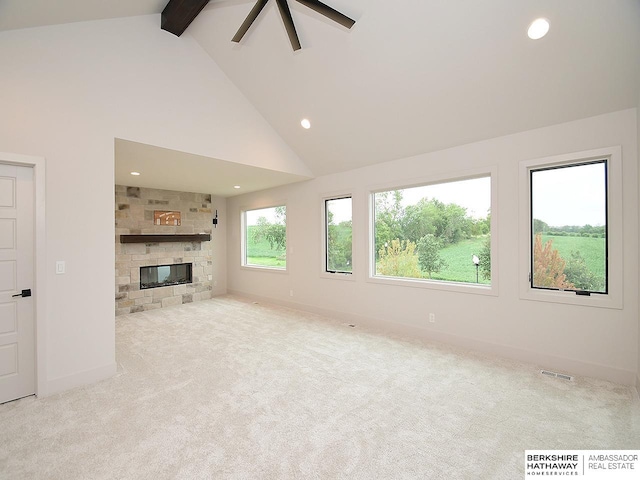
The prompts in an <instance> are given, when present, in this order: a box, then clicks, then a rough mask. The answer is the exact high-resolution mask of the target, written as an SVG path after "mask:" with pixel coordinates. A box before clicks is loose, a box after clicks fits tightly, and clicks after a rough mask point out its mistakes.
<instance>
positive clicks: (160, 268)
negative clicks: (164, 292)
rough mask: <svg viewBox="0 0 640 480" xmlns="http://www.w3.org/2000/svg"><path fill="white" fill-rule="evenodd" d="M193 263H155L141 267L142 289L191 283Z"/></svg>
mask: <svg viewBox="0 0 640 480" xmlns="http://www.w3.org/2000/svg"><path fill="white" fill-rule="evenodd" d="M192 281H193V280H192V276H191V264H190V263H177V264H174V265H153V266H149V267H140V289H141V290H144V289H145V288H156V287H166V286H169V285H181V284H183V283H191V282H192Z"/></svg>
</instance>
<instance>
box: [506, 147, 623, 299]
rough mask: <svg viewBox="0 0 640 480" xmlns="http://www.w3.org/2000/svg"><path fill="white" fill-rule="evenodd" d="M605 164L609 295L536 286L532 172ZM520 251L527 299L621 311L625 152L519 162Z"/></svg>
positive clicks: (522, 290) (521, 287)
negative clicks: (602, 162)
mask: <svg viewBox="0 0 640 480" xmlns="http://www.w3.org/2000/svg"><path fill="white" fill-rule="evenodd" d="M602 160H604V161H606V162H607V167H606V181H607V186H606V191H607V199H606V209H607V211H606V218H607V238H606V248H607V252H606V253H605V255H606V258H607V292H606V293H601V292H591V294H590V295H584V294H579V293H576V290H558V289H547V288H542V287H533V280H532V279H531V277H532V275H533V273H532V270H533V268H532V265H533V263H532V262H533V218H532V191H531V172H533V171H536V170H546V169H550V168H558V167H569V166H574V165H575V166H577V165H585V164H589V163H596V162H598V161H602ZM519 213H520V228H519V230H520V235H519V237H520V242H519V243H520V251H519V257H520V258H519V265H520V267H519V271H518V275H519V282H518V283H519V293H520V298H521V299H524V300H532V301H541V302H552V303H563V304H567V305H582V306H592V307H602V308H615V309H622V305H623V301H622V297H623V262H622V246H623V245H622V243H623V237H622V235H623V231H622V150H621V148H620V147H607V148H601V149H596V150H588V151H583V152H575V153H570V154H564V155H554V156H551V157H543V158H538V159H532V160H525V161H522V162H520V210H519Z"/></svg>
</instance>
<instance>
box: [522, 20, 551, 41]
mask: <svg viewBox="0 0 640 480" xmlns="http://www.w3.org/2000/svg"><path fill="white" fill-rule="evenodd" d="M548 31H549V20H547V19H546V18H538V19H536V20H534V21H533V22H531V25H529V30H527V35H529V38H530V39H531V40H538V39H540V38H542V37H544V36H545V35H546V34H547V32H548Z"/></svg>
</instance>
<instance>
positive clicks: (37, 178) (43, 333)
mask: <svg viewBox="0 0 640 480" xmlns="http://www.w3.org/2000/svg"><path fill="white" fill-rule="evenodd" d="M0 163H2V164H5V165H17V166H19V167H28V168H33V191H34V212H33V214H34V229H33V232H34V239H33V245H34V251H33V264H34V272H33V280H34V284H33V290H34V297H35V298H34V300H35V304H34V307H35V308H34V327H35V338H34V339H33V340H34V342H35V352H36V358H35V364H36V391H35V393H36V395H37V396H45V395H47V370H46V359H47V321H46V311H47V310H46V305H47V303H46V266H47V262H46V260H47V259H46V256H47V244H46V217H45V158H44V157H36V156H32V155H20V154H16V153H5V152H0Z"/></svg>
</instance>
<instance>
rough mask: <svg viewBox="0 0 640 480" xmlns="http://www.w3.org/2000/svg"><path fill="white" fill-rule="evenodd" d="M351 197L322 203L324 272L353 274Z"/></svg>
mask: <svg viewBox="0 0 640 480" xmlns="http://www.w3.org/2000/svg"><path fill="white" fill-rule="evenodd" d="M351 210H352V206H351V197H343V198H332V199H327V200H325V201H324V211H325V252H326V255H325V271H326V272H328V273H344V274H351V273H352V272H353V261H352V257H353V249H352V246H351V245H352V233H353V227H352V212H351Z"/></svg>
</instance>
